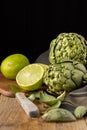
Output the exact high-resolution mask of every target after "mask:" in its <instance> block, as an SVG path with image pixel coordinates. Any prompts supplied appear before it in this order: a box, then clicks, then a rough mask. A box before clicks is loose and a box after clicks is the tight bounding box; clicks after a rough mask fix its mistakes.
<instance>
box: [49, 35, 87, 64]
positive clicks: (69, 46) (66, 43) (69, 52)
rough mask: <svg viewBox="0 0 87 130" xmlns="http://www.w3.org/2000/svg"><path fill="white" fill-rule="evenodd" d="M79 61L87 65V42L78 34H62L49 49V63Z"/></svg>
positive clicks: (53, 41)
mask: <svg viewBox="0 0 87 130" xmlns="http://www.w3.org/2000/svg"><path fill="white" fill-rule="evenodd" d="M69 60H73V61H79V62H81V63H83V64H84V65H85V64H86V63H87V41H86V40H85V38H84V37H83V36H81V35H79V34H77V33H60V34H59V35H58V36H57V38H55V39H53V40H52V41H51V43H50V47H49V62H50V63H52V64H54V63H59V62H62V61H69Z"/></svg>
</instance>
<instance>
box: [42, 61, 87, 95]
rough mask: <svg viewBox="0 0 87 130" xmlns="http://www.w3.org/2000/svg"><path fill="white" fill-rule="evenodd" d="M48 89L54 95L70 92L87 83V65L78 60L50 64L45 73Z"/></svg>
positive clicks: (44, 81) (44, 80)
mask: <svg viewBox="0 0 87 130" xmlns="http://www.w3.org/2000/svg"><path fill="white" fill-rule="evenodd" d="M43 83H44V84H45V85H46V91H47V92H49V93H51V94H53V95H55V96H56V95H60V94H61V93H63V92H64V91H66V92H70V91H72V90H74V89H77V88H80V87H81V86H82V85H83V84H85V83H87V70H86V67H85V66H84V65H83V64H82V63H80V62H77V61H65V62H61V63H58V64H50V65H49V66H48V68H47V70H46V71H45V72H44V75H43Z"/></svg>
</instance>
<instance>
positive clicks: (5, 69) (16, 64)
mask: <svg viewBox="0 0 87 130" xmlns="http://www.w3.org/2000/svg"><path fill="white" fill-rule="evenodd" d="M28 64H30V63H29V59H28V58H27V57H26V56H25V55H23V54H12V55H9V56H7V57H6V58H5V59H4V60H3V61H2V62H1V72H2V74H3V75H4V76H5V77H6V78H8V79H15V78H16V75H17V73H18V71H19V70H21V69H22V68H23V67H25V66H26V65H28Z"/></svg>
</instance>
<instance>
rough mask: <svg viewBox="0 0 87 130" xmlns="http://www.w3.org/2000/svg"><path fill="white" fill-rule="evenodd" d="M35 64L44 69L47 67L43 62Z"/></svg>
mask: <svg viewBox="0 0 87 130" xmlns="http://www.w3.org/2000/svg"><path fill="white" fill-rule="evenodd" d="M37 64H39V65H41V66H42V67H43V68H44V70H46V69H47V68H48V65H46V64H43V63H37Z"/></svg>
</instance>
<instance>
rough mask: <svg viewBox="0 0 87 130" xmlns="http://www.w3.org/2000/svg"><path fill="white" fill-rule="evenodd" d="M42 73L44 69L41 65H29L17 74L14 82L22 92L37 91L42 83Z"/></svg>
mask: <svg viewBox="0 0 87 130" xmlns="http://www.w3.org/2000/svg"><path fill="white" fill-rule="evenodd" d="M43 73H44V69H43V67H42V66H41V65H39V64H36V63H33V64H29V65H27V66H26V67H24V68H23V69H21V70H20V71H19V72H18V74H17V76H16V82H17V84H18V85H19V87H20V88H22V89H24V90H29V91H33V90H37V89H39V88H40V87H41V85H42V83H43Z"/></svg>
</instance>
